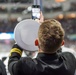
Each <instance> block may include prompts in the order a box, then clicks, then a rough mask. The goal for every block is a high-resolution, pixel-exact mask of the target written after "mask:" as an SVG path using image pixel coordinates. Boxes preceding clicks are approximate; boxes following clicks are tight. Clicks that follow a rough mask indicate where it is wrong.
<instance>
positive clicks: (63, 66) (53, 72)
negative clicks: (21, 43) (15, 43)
mask: <svg viewBox="0 0 76 75" xmlns="http://www.w3.org/2000/svg"><path fill="white" fill-rule="evenodd" d="M16 49H17V48H15V50H16ZM15 50H13V51H11V56H10V57H9V63H8V68H9V71H10V73H11V74H12V75H74V74H75V70H76V60H75V57H74V56H73V55H72V54H71V53H69V52H64V53H54V54H46V53H39V54H38V56H37V58H35V59H32V58H30V57H21V55H20V53H19V52H18V51H15ZM21 52H22V51H21Z"/></svg>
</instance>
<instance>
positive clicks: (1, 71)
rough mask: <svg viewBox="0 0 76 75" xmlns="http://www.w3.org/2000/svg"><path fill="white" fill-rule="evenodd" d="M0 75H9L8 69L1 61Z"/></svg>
mask: <svg viewBox="0 0 76 75" xmlns="http://www.w3.org/2000/svg"><path fill="white" fill-rule="evenodd" d="M0 75H7V73H6V68H5V65H4V63H3V61H2V60H0Z"/></svg>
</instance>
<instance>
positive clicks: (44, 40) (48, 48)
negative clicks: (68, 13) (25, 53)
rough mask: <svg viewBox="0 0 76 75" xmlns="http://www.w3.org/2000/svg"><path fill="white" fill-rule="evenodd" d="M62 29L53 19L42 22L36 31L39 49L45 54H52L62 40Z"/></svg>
mask: <svg viewBox="0 0 76 75" xmlns="http://www.w3.org/2000/svg"><path fill="white" fill-rule="evenodd" d="M64 34H65V33H64V29H63V28H62V26H61V24H60V22H58V21H57V20H55V19H51V20H46V21H44V22H43V23H42V24H41V25H40V28H39V31H38V40H39V48H40V49H41V50H43V51H44V52H46V53H54V52H56V51H57V50H58V48H60V46H61V44H62V41H63V39H64Z"/></svg>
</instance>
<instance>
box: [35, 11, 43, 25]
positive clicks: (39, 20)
mask: <svg viewBox="0 0 76 75" xmlns="http://www.w3.org/2000/svg"><path fill="white" fill-rule="evenodd" d="M35 21H37V22H38V23H40V24H41V23H42V22H44V16H43V13H42V12H40V19H35Z"/></svg>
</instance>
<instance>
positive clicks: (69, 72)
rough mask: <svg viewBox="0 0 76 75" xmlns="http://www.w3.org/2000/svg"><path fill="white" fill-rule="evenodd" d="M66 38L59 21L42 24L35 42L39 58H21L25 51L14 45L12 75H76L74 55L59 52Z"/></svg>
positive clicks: (10, 64) (10, 68)
mask: <svg viewBox="0 0 76 75" xmlns="http://www.w3.org/2000/svg"><path fill="white" fill-rule="evenodd" d="M64 36H65V32H64V29H63V28H62V26H61V24H60V23H59V22H58V21H57V20H55V19H51V20H46V21H44V22H43V23H41V25H40V27H39V30H38V38H37V39H36V40H35V45H36V46H38V48H39V49H38V55H37V57H36V58H34V59H32V58H30V57H21V55H22V52H23V49H22V48H21V47H19V46H18V45H17V44H14V45H13V47H12V49H11V51H10V56H9V61H8V70H9V72H10V73H11V75H75V70H76V59H75V57H74V55H73V54H72V53H69V52H60V53H58V52H57V51H58V49H60V48H61V46H62V45H63V44H64Z"/></svg>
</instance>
